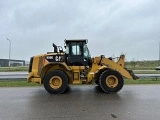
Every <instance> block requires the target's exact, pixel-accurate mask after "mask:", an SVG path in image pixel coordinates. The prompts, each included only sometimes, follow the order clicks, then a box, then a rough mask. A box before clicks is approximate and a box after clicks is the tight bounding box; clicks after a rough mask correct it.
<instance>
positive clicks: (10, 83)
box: [0, 80, 40, 87]
mask: <svg viewBox="0 0 160 120" xmlns="http://www.w3.org/2000/svg"><path fill="white" fill-rule="evenodd" d="M29 86H40V85H39V84H37V83H33V82H31V83H28V82H27V80H1V81H0V87H29Z"/></svg>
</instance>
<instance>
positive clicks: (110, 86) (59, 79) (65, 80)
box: [28, 39, 137, 94]
mask: <svg viewBox="0 0 160 120" xmlns="http://www.w3.org/2000/svg"><path fill="white" fill-rule="evenodd" d="M53 47H54V52H48V53H47V54H42V55H37V56H34V57H31V59H30V67H29V76H28V82H36V83H40V84H44V87H45V89H46V90H47V91H48V92H49V93H52V94H60V93H63V92H64V91H65V90H66V89H67V87H68V84H91V83H93V82H95V83H96V84H97V85H99V86H100V87H101V88H102V90H103V91H104V92H106V93H116V92H118V91H119V90H121V88H122V87H123V84H124V83H123V82H124V79H123V78H124V77H125V78H129V79H136V78H137V77H136V76H135V75H134V74H133V72H132V71H131V70H127V69H125V68H124V59H125V56H124V55H121V56H120V57H119V59H118V60H117V61H114V60H113V59H112V58H105V56H104V55H101V56H98V57H94V58H91V56H90V52H89V49H88V47H87V40H86V39H79V40H65V51H63V49H62V47H61V46H56V45H55V44H53Z"/></svg>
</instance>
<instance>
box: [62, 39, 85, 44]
mask: <svg viewBox="0 0 160 120" xmlns="http://www.w3.org/2000/svg"><path fill="white" fill-rule="evenodd" d="M64 42H65V43H68V42H85V43H88V40H87V39H65V40H64Z"/></svg>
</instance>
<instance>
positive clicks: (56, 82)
mask: <svg viewBox="0 0 160 120" xmlns="http://www.w3.org/2000/svg"><path fill="white" fill-rule="evenodd" d="M49 84H50V86H51V87H52V88H53V89H58V88H60V87H61V86H62V79H61V78H60V77H59V76H53V77H51V79H50V80H49Z"/></svg>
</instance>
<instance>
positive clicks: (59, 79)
mask: <svg viewBox="0 0 160 120" xmlns="http://www.w3.org/2000/svg"><path fill="white" fill-rule="evenodd" d="M43 82H44V88H45V89H46V91H47V92H49V93H51V94H61V93H63V92H64V91H65V90H66V89H67V87H68V77H67V75H66V74H65V73H64V72H63V71H61V70H53V71H51V72H49V73H48V74H47V75H46V76H45V77H44V81H43Z"/></svg>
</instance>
